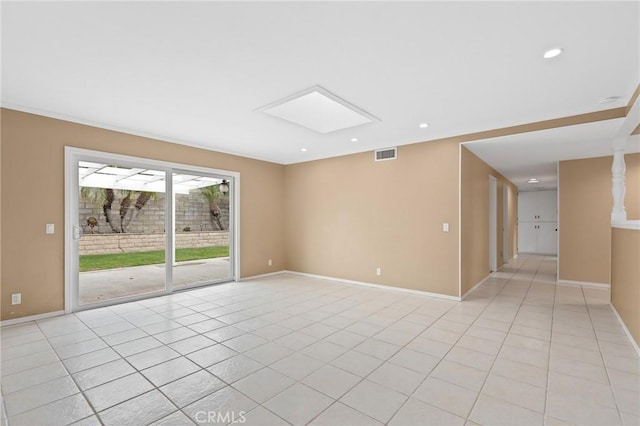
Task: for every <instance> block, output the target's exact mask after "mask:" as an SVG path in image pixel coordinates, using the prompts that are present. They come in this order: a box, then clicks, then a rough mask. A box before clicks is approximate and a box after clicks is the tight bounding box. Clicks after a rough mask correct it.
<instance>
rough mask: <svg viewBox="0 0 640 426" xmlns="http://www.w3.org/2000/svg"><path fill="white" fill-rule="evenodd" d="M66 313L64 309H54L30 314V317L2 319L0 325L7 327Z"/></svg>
mask: <svg viewBox="0 0 640 426" xmlns="http://www.w3.org/2000/svg"><path fill="white" fill-rule="evenodd" d="M60 315H64V311H53V312H47V313H44V314H38V315H29V316H28V317H21V318H14V319H10V320H4V321H0V327H6V326H9V325H15V324H22V323H24V322H30V321H37V320H41V319H45V318H51V317H58V316H60Z"/></svg>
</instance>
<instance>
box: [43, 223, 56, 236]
mask: <svg viewBox="0 0 640 426" xmlns="http://www.w3.org/2000/svg"><path fill="white" fill-rule="evenodd" d="M55 230H56V228H55V226H54V225H53V223H47V226H46V228H45V233H47V234H53V233H54V232H55Z"/></svg>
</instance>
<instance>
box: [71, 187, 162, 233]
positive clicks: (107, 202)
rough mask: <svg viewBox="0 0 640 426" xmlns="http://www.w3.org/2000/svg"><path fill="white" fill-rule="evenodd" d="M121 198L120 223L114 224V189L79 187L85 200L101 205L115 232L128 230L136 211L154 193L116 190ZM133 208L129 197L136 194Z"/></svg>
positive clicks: (136, 213)
mask: <svg viewBox="0 0 640 426" xmlns="http://www.w3.org/2000/svg"><path fill="white" fill-rule="evenodd" d="M118 193H119V195H120V196H122V200H121V201H120V224H119V225H118V224H116V223H115V221H114V218H113V213H112V210H111V207H112V205H113V202H114V201H115V199H116V191H115V190H113V189H111V188H90V187H82V188H80V195H81V197H82V198H84V199H85V200H90V201H92V202H94V203H96V204H99V205H101V206H102V212H103V213H104V218H105V220H106V221H107V223H108V224H109V226H110V227H111V231H113V232H115V233H123V232H128V228H129V224H130V223H131V222H132V221H133V220H134V219H135V218H136V216H137V215H138V212H139V211H140V210H142V208H143V207H144V206H145V205H146V204H147V202H148V201H149V200H150V199H151V198H155V197H156V194H155V193H153V192H148V191H120V190H118ZM136 194H137V198H136V202H135V204H134V208H133V209H131V199H132V197H134V196H136Z"/></svg>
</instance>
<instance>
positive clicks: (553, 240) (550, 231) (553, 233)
mask: <svg viewBox="0 0 640 426" xmlns="http://www.w3.org/2000/svg"><path fill="white" fill-rule="evenodd" d="M537 225H538V253H540V254H552V255H556V254H557V253H558V232H557V225H556V223H555V222H541V223H538V224H537Z"/></svg>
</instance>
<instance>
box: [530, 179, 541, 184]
mask: <svg viewBox="0 0 640 426" xmlns="http://www.w3.org/2000/svg"><path fill="white" fill-rule="evenodd" d="M527 182H529V183H539V182H540V181H539V180H538V179H536V178H531V179H529V180H528V181H527Z"/></svg>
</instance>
